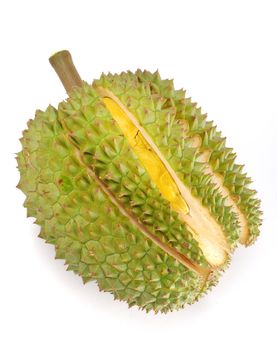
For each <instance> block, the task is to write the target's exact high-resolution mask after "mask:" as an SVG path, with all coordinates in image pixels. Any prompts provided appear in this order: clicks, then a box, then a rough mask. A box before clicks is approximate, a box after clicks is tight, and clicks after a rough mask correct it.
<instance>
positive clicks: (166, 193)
mask: <svg viewBox="0 0 277 350" xmlns="http://www.w3.org/2000/svg"><path fill="white" fill-rule="evenodd" d="M103 101H104V103H105V105H106V107H107V108H108V110H109V111H110V113H111V114H112V116H113V118H114V119H115V121H116V122H117V123H118V125H119V127H120V129H121V131H122V132H123V134H124V135H125V136H126V138H127V140H128V142H129V144H130V146H131V147H132V149H133V150H134V151H135V153H136V155H137V156H138V158H139V160H140V161H141V163H142V165H143V166H144V168H145V169H146V171H147V172H148V174H149V176H150V177H151V179H152V180H153V181H154V182H155V184H156V185H157V187H158V189H159V191H160V193H161V194H162V196H163V197H164V198H165V199H167V200H168V201H169V202H170V204H171V206H172V209H174V210H175V211H177V212H178V213H185V214H186V213H188V211H189V210H188V206H187V204H186V202H185V201H184V199H183V197H182V195H181V193H180V191H179V189H178V187H177V185H176V183H175V181H174V180H173V178H172V176H171V175H170V174H169V172H168V171H167V169H166V167H165V165H164V164H163V162H162V161H161V160H160V158H159V157H158V156H157V154H156V153H155V152H154V151H153V149H152V147H151V146H150V145H149V143H148V142H147V141H146V140H145V138H144V137H143V136H142V134H141V132H140V131H139V130H138V128H137V127H136V126H135V125H134V124H133V123H132V122H131V121H130V119H129V118H128V117H127V116H126V114H125V113H124V112H123V110H122V109H121V108H120V107H119V106H118V105H117V104H116V103H115V102H114V101H113V100H112V99H111V98H109V97H104V98H103Z"/></svg>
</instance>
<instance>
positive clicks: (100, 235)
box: [17, 51, 261, 312]
mask: <svg viewBox="0 0 277 350" xmlns="http://www.w3.org/2000/svg"><path fill="white" fill-rule="evenodd" d="M50 62H51V64H52V65H53V67H54V68H55V70H56V72H57V73H58V75H59V77H60V79H61V80H62V82H63V84H64V86H65V88H66V90H67V92H68V94H69V97H68V99H67V100H66V101H63V102H61V103H60V104H59V106H58V108H54V107H52V106H49V107H48V108H47V109H46V110H45V111H40V110H38V111H37V112H36V115H35V118H34V119H33V120H30V121H29V122H28V128H27V129H26V130H25V131H24V132H23V137H22V138H21V143H22V151H21V152H19V153H18V155H17V161H18V167H19V171H20V175H21V178H20V182H19V184H18V187H19V188H20V189H21V190H22V191H23V192H24V193H25V195H26V200H25V202H24V206H25V207H26V208H27V215H28V216H32V217H35V218H36V221H35V222H36V223H37V224H38V225H40V226H41V232H40V237H41V238H43V239H44V240H45V241H46V242H48V243H51V244H54V245H55V249H56V257H57V258H60V259H64V260H65V263H66V264H67V266H68V270H72V271H74V272H75V273H76V274H78V275H79V276H81V277H82V279H83V281H84V282H88V281H92V280H94V281H96V282H97V284H98V285H99V289H100V290H103V291H108V292H111V293H112V294H113V295H114V297H115V299H120V300H124V301H126V302H127V303H128V304H129V306H133V305H137V306H138V307H139V308H141V309H144V310H146V311H150V310H154V311H155V312H167V311H172V310H177V309H180V308H183V307H184V306H185V305H188V304H192V303H194V302H195V301H197V300H198V299H199V297H200V296H202V295H203V294H205V293H206V292H207V291H208V290H209V289H210V288H211V287H212V286H214V285H215V284H216V283H217V281H218V279H219V277H220V275H221V273H222V271H224V270H225V269H226V267H227V266H228V264H229V262H230V259H231V255H232V252H233V251H234V249H235V248H236V247H237V245H238V243H242V244H244V245H249V244H251V243H253V242H254V241H255V239H256V238H257V236H258V235H259V226H260V223H261V211H260V201H259V200H258V199H257V198H256V191H254V190H252V189H250V188H249V187H248V185H249V184H250V183H251V180H250V178H249V177H248V176H247V175H246V174H245V173H244V172H243V166H242V165H238V164H236V163H235V158H236V155H235V153H234V152H233V150H232V149H231V148H228V147H226V145H225V138H224V137H223V136H221V133H220V132H219V131H217V129H216V127H215V125H214V124H213V122H211V121H207V119H206V115H205V114H202V112H201V109H200V108H198V107H197V105H196V104H195V103H193V102H192V101H191V99H190V98H187V97H186V96H185V92H184V91H183V90H175V89H174V86H173V81H172V80H163V79H161V77H160V75H159V73H158V72H155V73H150V72H148V71H141V70H137V71H136V72H135V73H132V72H126V73H125V72H124V73H121V74H108V75H104V74H102V76H101V77H100V79H99V80H95V81H94V82H93V84H91V85H90V84H87V83H85V82H83V81H82V80H81V79H80V77H79V75H78V73H77V71H76V69H75V67H74V65H73V62H72V60H71V56H70V54H69V52H68V51H61V52H58V53H56V54H55V55H53V56H52V57H51V58H50Z"/></svg>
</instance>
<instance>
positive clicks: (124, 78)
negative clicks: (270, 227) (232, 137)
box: [95, 70, 262, 247]
mask: <svg viewBox="0 0 277 350" xmlns="http://www.w3.org/2000/svg"><path fill="white" fill-rule="evenodd" d="M95 84H96V85H99V86H104V87H106V88H108V89H110V90H111V91H113V92H114V94H115V95H116V96H117V97H119V99H120V100H121V101H122V102H123V103H124V104H125V105H126V106H127V107H128V109H129V110H130V111H131V112H132V113H133V114H134V115H135V116H136V117H137V119H138V120H139V122H140V123H141V125H142V126H143V127H144V128H145V130H147V132H148V133H149V135H150V136H151V137H152V138H153V140H154V141H155V143H156V144H157V146H158V147H159V149H160V150H161V152H162V153H163V155H164V156H165V158H166V159H167V160H168V161H169V163H170V164H171V166H172V167H173V169H174V170H175V171H176V173H177V174H178V176H179V178H180V179H182V180H183V182H184V183H185V184H186V185H188V186H189V187H190V188H191V190H192V192H193V194H195V195H196V196H198V197H200V198H201V199H202V203H203V204H204V205H206V206H207V207H208V208H209V210H210V211H211V212H212V213H213V215H214V216H215V217H216V218H217V219H218V221H219V222H220V223H221V224H222V225H223V226H224V229H225V233H226V236H227V237H228V240H229V243H230V245H231V246H233V247H235V246H236V242H237V239H238V226H239V225H238V223H237V222H236V215H235V214H234V213H233V212H232V209H231V208H230V207H228V205H225V201H226V198H223V196H222V195H221V192H220V190H219V189H218V188H217V185H215V184H213V182H212V178H211V176H210V175H208V174H204V166H205V165H204V164H203V163H202V161H199V158H200V159H201V155H202V153H203V152H204V151H208V152H210V159H209V165H210V166H211V167H212V169H213V171H214V172H215V173H216V174H218V175H220V176H221V177H222V179H223V184H224V186H225V187H226V188H227V189H228V191H229V193H230V195H231V196H232V198H233V200H234V201H235V202H236V203H237V205H238V207H239V208H240V210H241V211H242V212H243V214H244V215H245V216H246V219H247V222H248V227H249V237H248V240H247V242H246V244H247V245H249V244H251V243H253V242H254V241H255V239H256V238H257V237H258V235H259V227H260V225H261V215H262V212H261V210H260V200H259V199H257V198H256V191H255V190H253V189H250V188H249V187H248V185H249V184H250V183H251V179H250V178H249V177H248V176H247V175H246V174H245V173H242V170H243V166H242V165H238V164H236V163H235V159H236V155H235V153H234V152H233V150H232V148H227V147H226V146H225V138H223V137H222V136H221V132H219V131H217V130H216V127H215V126H214V125H213V122H212V121H207V120H206V117H207V116H206V115H205V114H202V113H201V109H200V108H197V105H196V103H193V102H192V101H191V99H190V98H186V97H185V92H184V91H183V90H175V89H174V86H173V81H172V80H162V79H161V78H160V75H159V73H158V72H156V73H153V74H152V73H150V72H147V71H144V72H142V71H140V70H138V71H137V72H136V73H135V74H133V73H131V72H128V73H121V74H119V75H111V74H108V75H104V74H102V76H101V78H100V79H99V80H98V81H96V82H95ZM183 122H185V123H186V124H185V128H186V130H185V132H184V124H183ZM195 136H197V137H198V138H199V139H200V140H201V143H200V146H197V147H195V146H194V142H193V140H194V137H195Z"/></svg>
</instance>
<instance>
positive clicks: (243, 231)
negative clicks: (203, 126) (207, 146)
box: [199, 151, 249, 244]
mask: <svg viewBox="0 0 277 350" xmlns="http://www.w3.org/2000/svg"><path fill="white" fill-rule="evenodd" d="M209 158H210V152H208V151H207V152H203V154H202V156H201V159H199V160H200V161H202V162H203V163H205V165H206V166H205V173H206V174H209V175H210V176H211V177H212V182H213V183H214V184H215V185H217V187H218V188H219V190H220V192H221V194H222V196H223V197H226V204H227V205H229V206H232V209H233V211H234V212H235V213H236V214H237V217H238V221H239V224H240V238H239V241H240V243H241V244H245V243H246V241H247V238H248V236H249V228H248V222H247V219H246V217H245V215H244V214H243V212H242V211H241V210H240V208H239V207H238V205H237V203H236V202H235V201H234V199H233V198H232V196H231V193H230V192H229V190H228V189H227V188H226V187H225V186H224V184H223V178H222V176H220V175H219V174H216V173H214V172H213V170H212V168H211V166H210V165H209Z"/></svg>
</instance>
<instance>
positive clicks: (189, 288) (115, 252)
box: [17, 86, 217, 312]
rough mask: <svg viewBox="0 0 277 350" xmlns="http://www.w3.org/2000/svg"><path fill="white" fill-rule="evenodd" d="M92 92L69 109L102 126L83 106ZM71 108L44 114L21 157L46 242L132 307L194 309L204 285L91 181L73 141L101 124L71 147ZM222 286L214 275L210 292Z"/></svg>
mask: <svg viewBox="0 0 277 350" xmlns="http://www.w3.org/2000/svg"><path fill="white" fill-rule="evenodd" d="M88 90H89V91H91V92H92V93H93V95H94V98H95V93H94V92H93V91H92V89H91V88H89V87H87V86H86V87H84V89H83V90H82V91H81V92H78V93H75V95H73V96H72V97H71V98H70V99H69V101H68V102H67V104H68V105H67V107H69V109H70V108H72V106H75V107H74V108H75V109H76V110H78V108H79V111H80V110H81V109H82V113H85V114H86V113H87V114H86V117H85V116H84V117H85V118H88V116H90V117H89V118H91V119H93V118H95V117H97V118H98V119H101V120H102V117H103V116H102V113H103V111H102V109H101V108H100V110H98V108H99V106H98V107H97V106H96V103H95V101H94V100H92V99H90V98H89V97H88V96H86V97H87V100H86V101H84V100H83V99H80V97H81V95H82V93H84V94H85V95H89V93H88ZM78 106H79V107H78ZM83 107H85V108H84V109H85V110H86V111H84V109H83ZM94 107H95V109H93V108H94ZM91 108H92V109H91ZM64 109H65V104H62V105H61V106H60V109H59V110H58V111H57V110H55V109H54V108H53V107H49V108H48V109H47V110H46V112H41V111H38V112H37V114H36V117H35V119H34V120H32V121H30V122H29V123H28V127H29V128H28V130H26V131H24V133H23V135H24V136H23V139H22V140H21V142H22V146H23V149H22V151H21V152H20V153H19V154H18V157H17V159H18V166H19V170H20V173H21V180H20V183H19V185H18V187H19V188H20V189H21V190H22V191H23V192H24V193H25V194H26V196H27V198H26V201H25V203H24V205H25V207H26V208H27V214H28V216H33V217H35V218H36V222H37V223H38V224H39V225H41V233H40V236H41V237H42V238H43V239H45V240H46V241H47V242H49V243H51V244H54V245H55V247H56V256H57V258H62V259H65V261H66V264H67V265H68V269H69V270H73V271H74V272H75V273H77V274H78V275H80V276H81V277H82V278H83V280H84V282H87V281H90V280H96V281H97V283H98V285H99V288H100V289H101V290H105V291H109V292H111V293H113V294H114V296H115V298H117V299H120V300H125V301H127V302H128V304H129V305H130V306H132V305H138V306H139V307H140V308H143V309H145V310H146V311H150V310H154V311H155V312H158V311H161V312H167V311H172V310H175V309H179V308H182V307H184V306H185V305H186V304H191V303H193V302H194V300H195V299H196V298H198V296H199V294H200V293H201V291H202V289H203V288H202V283H203V281H202V279H201V278H200V277H199V276H198V275H197V274H196V273H194V272H192V271H190V270H188V269H187V268H186V267H184V266H183V265H182V264H180V263H179V262H178V261H176V260H175V259H173V258H172V257H171V256H169V255H168V254H166V253H164V252H163V251H162V250H161V249H160V248H159V247H157V246H156V245H155V244H153V243H152V242H151V241H150V240H149V239H147V238H145V237H144V236H143V235H142V233H141V232H140V231H139V230H138V229H137V228H136V227H134V225H133V224H132V223H131V222H130V221H129V219H128V218H127V217H125V216H124V215H122V214H121V212H120V211H119V210H118V208H117V207H116V206H115V205H113V204H112V203H111V202H110V201H109V199H108V198H107V196H106V195H105V194H104V193H103V191H102V190H101V189H100V188H99V187H98V186H97V184H96V183H95V182H94V181H93V180H92V179H91V178H90V176H89V174H88V172H87V169H86V167H84V166H83V165H82V164H81V163H80V161H79V159H78V157H77V156H76V155H75V152H74V150H75V147H74V146H73V145H72V143H71V142H72V140H75V142H76V141H77V138H78V142H80V135H82V134H83V132H82V131H86V132H88V131H91V132H92V131H93V130H94V127H95V125H94V126H91V127H90V126H89V125H90V124H91V125H92V124H93V123H91V120H90V119H89V125H79V126H78V127H76V131H75V132H74V135H73V134H70V136H72V139H71V141H69V140H70V139H69V134H68V130H65V129H64V128H63V123H62V120H61V119H62V118H72V116H71V117H67V115H68V114H66V113H65V111H64ZM88 110H90V112H88ZM105 113H106V112H105ZM98 114H99V115H98ZM104 119H105V118H104ZM76 125H77V124H76ZM102 127H103V128H106V127H107V123H106V121H104V122H103V125H102V126H101V127H100V128H96V129H97V132H99V133H101V132H102V131H103V129H102ZM84 128H85V129H84ZM110 132H113V131H112V130H110ZM95 140H96V139H95ZM95 142H97V141H95ZM95 168H97V167H96V166H94V169H95ZM216 279H217V276H213V278H212V282H210V281H209V282H207V283H206V286H204V288H205V287H206V288H207V287H208V286H209V285H210V284H211V283H212V284H214V283H216ZM203 292H204V290H203Z"/></svg>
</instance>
